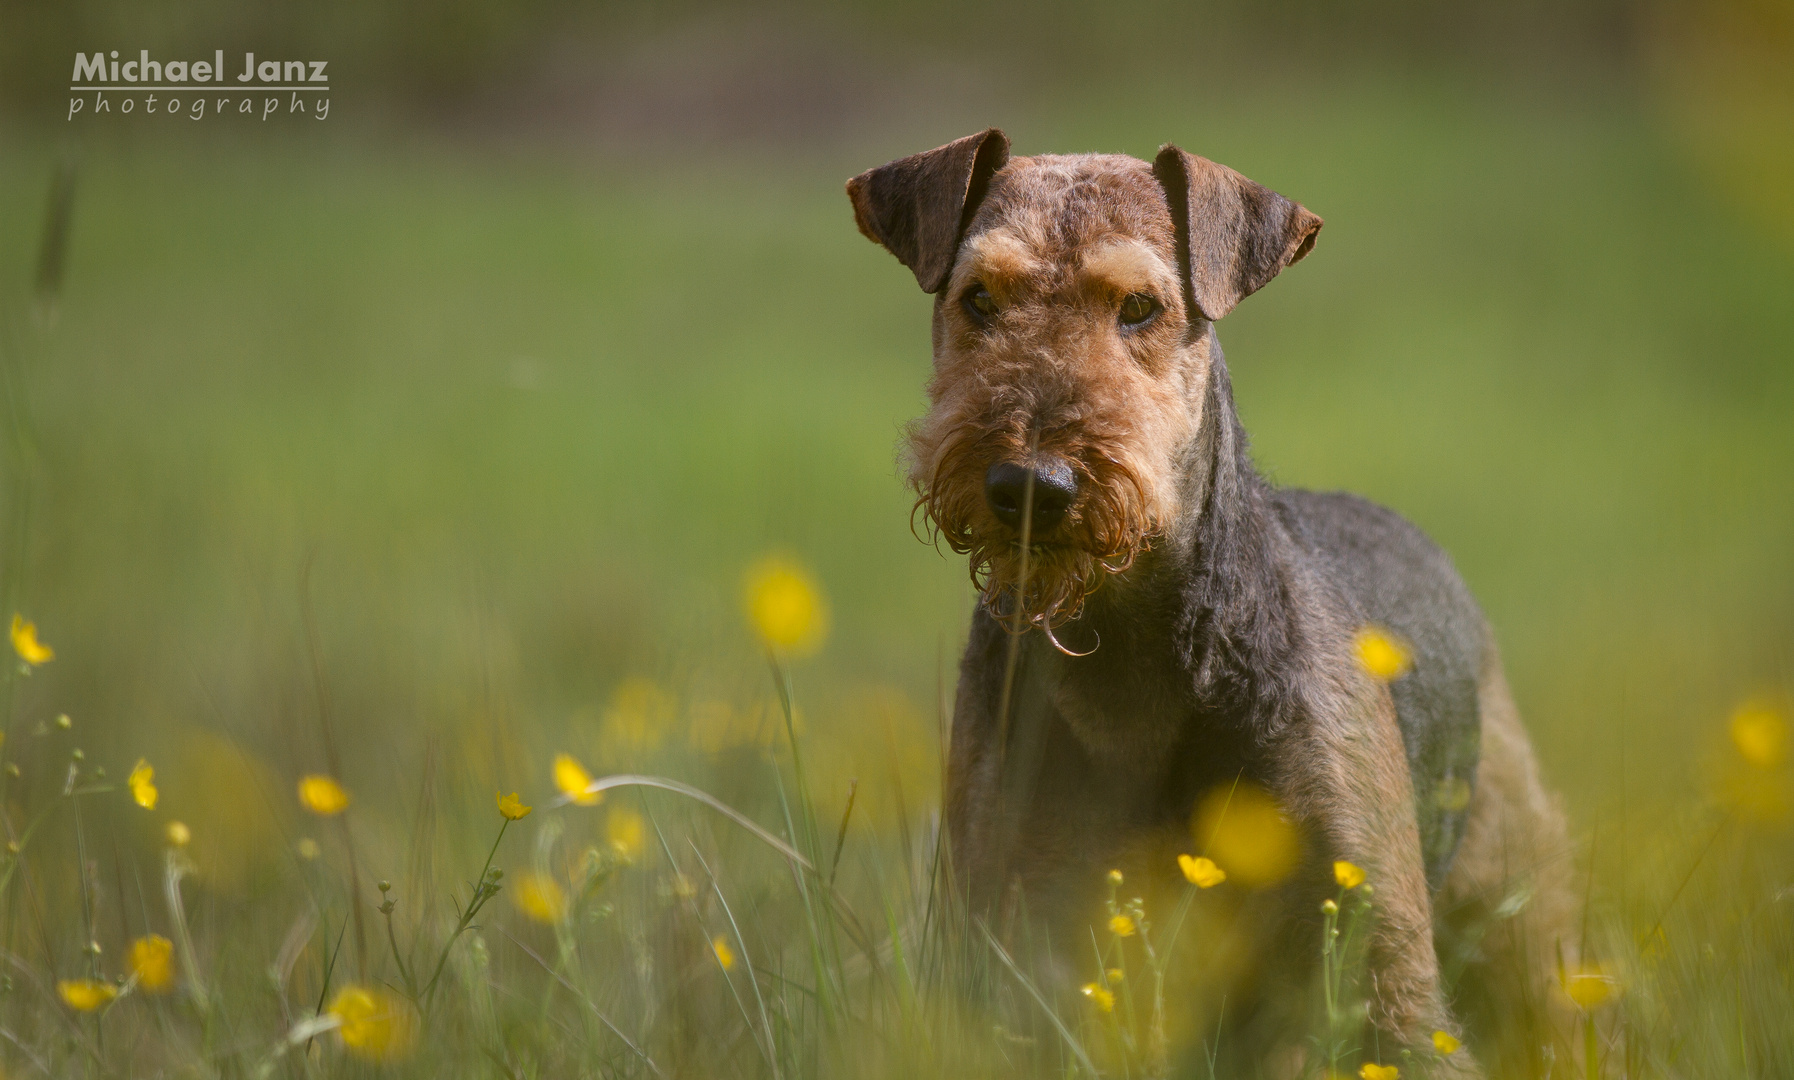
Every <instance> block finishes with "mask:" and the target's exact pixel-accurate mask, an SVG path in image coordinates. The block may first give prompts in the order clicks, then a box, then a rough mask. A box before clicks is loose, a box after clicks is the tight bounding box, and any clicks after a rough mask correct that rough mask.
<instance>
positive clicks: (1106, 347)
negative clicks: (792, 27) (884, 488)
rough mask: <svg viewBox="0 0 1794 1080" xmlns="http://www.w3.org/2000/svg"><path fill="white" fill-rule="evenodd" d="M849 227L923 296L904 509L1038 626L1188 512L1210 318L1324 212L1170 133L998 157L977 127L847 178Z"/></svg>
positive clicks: (1271, 270) (1074, 604)
mask: <svg viewBox="0 0 1794 1080" xmlns="http://www.w3.org/2000/svg"><path fill="white" fill-rule="evenodd" d="M847 193H848V196H849V197H850V198H851V199H852V200H853V206H854V217H855V220H856V221H857V222H858V224H859V227H860V231H861V232H863V233H864V234H865V235H866V236H868V237H870V238H871V239H873V240H875V241H877V242H878V243H880V244H882V245H884V247H885V248H887V249H888V250H889V251H890V252H891V253H892V254H894V255H896V256H897V258H898V259H899V260H901V261H902V262H903V264H904V265H905V266H908V267H909V268H910V269H911V270H913V271H914V272H915V275H916V281H917V283H918V284H920V285H921V286H922V288H923V289H924V290H926V291H928V292H931V293H936V294H937V297H936V301H935V314H934V377H933V379H932V380H931V381H930V383H929V387H928V392H929V400H930V402H931V408H930V410H929V412H928V415H927V416H925V417H923V418H922V419H921V420H919V421H917V422H916V423H915V424H914V425H912V427H911V429H910V436H909V459H910V481H911V483H912V484H913V485H914V486H915V488H916V492H917V495H918V499H917V503H916V506H917V509H918V510H920V511H922V512H923V514H924V515H925V516H926V518H927V520H928V522H929V524H930V525H931V526H932V527H933V528H935V529H936V530H938V532H939V535H940V536H942V537H944V538H945V539H946V540H947V542H948V543H949V544H951V545H952V547H953V549H954V550H955V551H960V552H964V553H966V554H968V555H969V556H970V557H971V571H972V579H973V581H974V582H976V583H977V584H978V586H979V588H980V590H982V592H983V594H984V599H985V603H986V605H987V607H989V608H990V609H991V610H992V611H993V612H995V613H997V614H999V615H1002V616H1010V615H1015V616H1019V619H1018V620H1017V621H1016V622H1014V623H1012V624H1011V625H1014V626H1017V627H1019V626H1022V625H1029V624H1032V625H1035V626H1041V627H1044V628H1046V629H1048V630H1049V631H1050V630H1051V629H1052V628H1053V627H1055V626H1057V625H1059V624H1060V623H1062V622H1064V621H1065V620H1067V619H1070V618H1073V617H1075V616H1076V614H1077V613H1078V611H1079V610H1080V608H1081V607H1082V605H1083V601H1084V597H1085V596H1086V595H1087V594H1088V593H1089V592H1090V590H1091V589H1093V588H1095V587H1096V586H1097V584H1099V583H1100V582H1101V580H1102V579H1103V577H1104V575H1106V574H1111V573H1119V572H1121V571H1123V570H1125V569H1126V568H1127V567H1128V566H1130V565H1131V564H1132V563H1133V561H1134V559H1135V558H1136V557H1137V556H1138V555H1139V554H1140V553H1141V552H1142V551H1144V550H1146V549H1147V548H1148V547H1149V546H1150V545H1151V544H1152V542H1153V540H1154V539H1155V538H1156V537H1159V536H1163V535H1164V534H1165V533H1166V532H1167V531H1168V530H1169V529H1170V528H1171V526H1172V525H1173V524H1174V523H1176V522H1180V521H1188V520H1190V519H1191V518H1192V517H1193V515H1194V514H1195V513H1196V512H1197V507H1195V506H1193V505H1185V503H1186V502H1194V501H1196V499H1198V498H1199V495H1200V493H1199V492H1196V491H1195V490H1194V489H1193V487H1192V485H1191V484H1190V483H1188V482H1187V481H1188V480H1189V479H1190V477H1191V476H1192V471H1191V462H1190V460H1189V457H1190V452H1191V450H1192V448H1193V447H1195V445H1196V443H1197V434H1198V432H1199V430H1200V428H1201V425H1202V422H1203V419H1204V417H1203V402H1204V401H1205V400H1206V394H1207V390H1208V385H1209V381H1210V378H1211V373H1212V369H1213V366H1214V363H1215V360H1214V357H1213V356H1212V354H1211V349H1210V342H1211V341H1212V340H1213V338H1212V337H1211V336H1210V335H1209V334H1208V332H1207V323H1208V322H1209V321H1212V320H1215V319H1219V318H1221V317H1222V316H1223V315H1225V314H1227V312H1228V311H1230V310H1232V308H1233V306H1234V305H1235V304H1237V303H1238V302H1239V301H1240V299H1241V298H1243V297H1245V296H1247V295H1249V294H1250V293H1252V292H1253V291H1254V290H1256V289H1257V288H1259V286H1261V285H1263V284H1264V283H1265V282H1267V281H1269V280H1270V279H1271V278H1272V277H1274V276H1275V275H1276V274H1277V273H1278V272H1279V271H1280V270H1282V269H1283V268H1284V267H1285V266H1288V265H1289V264H1290V263H1292V262H1294V261H1295V260H1297V259H1299V258H1301V257H1302V256H1303V255H1305V254H1307V252H1308V249H1309V248H1310V247H1311V246H1312V245H1313V243H1314V235H1315V233H1316V232H1317V231H1318V230H1319V229H1320V226H1321V220H1320V218H1318V217H1316V216H1315V215H1313V214H1311V213H1309V212H1308V211H1307V210H1304V209H1303V208H1302V207H1300V206H1298V205H1296V204H1295V203H1292V202H1290V201H1289V200H1288V199H1285V198H1283V197H1282V196H1281V195H1278V194H1276V193H1275V192H1272V191H1269V190H1267V189H1265V188H1263V187H1260V186H1259V185H1257V184H1255V183H1253V182H1252V181H1250V180H1247V179H1246V178H1245V177H1243V176H1240V175H1239V174H1238V173H1235V172H1233V171H1232V170H1230V169H1227V168H1224V167H1222V166H1220V165H1216V164H1215V163H1214V162H1212V161H1208V160H1205V159H1203V158H1199V157H1196V156H1194V155H1192V154H1187V153H1185V152H1184V151H1182V150H1180V149H1178V148H1177V147H1175V146H1166V147H1164V148H1163V149H1161V150H1160V151H1159V154H1158V157H1157V158H1156V159H1155V160H1154V161H1153V162H1152V163H1151V164H1148V163H1147V162H1144V161H1141V160H1139V159H1137V158H1131V157H1124V156H1120V155H1107V154H1080V155H1076V156H1069V157H1059V156H1041V157H1031V158H1014V159H1011V158H1010V157H1009V140H1008V139H1007V137H1005V136H1004V135H1003V133H1002V132H1000V131H997V130H996V129H994V128H992V129H990V130H988V131H985V132H982V133H980V134H978V135H971V136H967V137H966V138H964V139H959V140H957V141H955V142H951V143H948V144H947V145H945V146H942V147H938V148H936V149H934V150H930V151H928V152H926V153H922V154H915V155H912V156H910V157H907V158H900V159H898V160H896V161H893V162H891V163H889V164H887V165H883V166H880V167H879V168H876V169H872V170H869V171H867V172H864V173H861V174H860V175H859V176H856V177H854V178H853V179H852V180H850V181H848V183H847Z"/></svg>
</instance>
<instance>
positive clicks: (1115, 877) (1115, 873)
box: [1109, 870, 1121, 885]
mask: <svg viewBox="0 0 1794 1080" xmlns="http://www.w3.org/2000/svg"><path fill="white" fill-rule="evenodd" d="M1109 884H1111V885H1119V884H1121V871H1119V870H1111V871H1109Z"/></svg>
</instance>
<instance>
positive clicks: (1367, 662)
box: [1352, 626, 1414, 682]
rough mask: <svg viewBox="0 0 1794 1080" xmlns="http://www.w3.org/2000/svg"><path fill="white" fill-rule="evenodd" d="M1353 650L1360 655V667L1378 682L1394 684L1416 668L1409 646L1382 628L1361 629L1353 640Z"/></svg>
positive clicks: (1367, 627) (1369, 627) (1368, 627)
mask: <svg viewBox="0 0 1794 1080" xmlns="http://www.w3.org/2000/svg"><path fill="white" fill-rule="evenodd" d="M1352 648H1353V651H1355V652H1356V653H1357V654H1358V665H1359V666H1360V667H1362V668H1363V669H1364V672H1365V674H1367V675H1369V676H1370V677H1371V678H1373V679H1375V680H1377V681H1378V682H1393V681H1394V680H1396V679H1399V678H1401V677H1402V676H1403V675H1406V674H1407V673H1408V669H1409V668H1411V667H1413V666H1414V654H1413V653H1411V652H1409V651H1408V646H1407V645H1406V644H1404V643H1403V642H1402V641H1401V640H1400V639H1399V638H1397V637H1396V636H1395V635H1394V634H1391V633H1390V632H1389V631H1387V630H1384V629H1382V628H1381V627H1376V626H1366V627H1362V628H1360V629H1359V631H1358V633H1357V636H1355V637H1354V638H1353V639H1352Z"/></svg>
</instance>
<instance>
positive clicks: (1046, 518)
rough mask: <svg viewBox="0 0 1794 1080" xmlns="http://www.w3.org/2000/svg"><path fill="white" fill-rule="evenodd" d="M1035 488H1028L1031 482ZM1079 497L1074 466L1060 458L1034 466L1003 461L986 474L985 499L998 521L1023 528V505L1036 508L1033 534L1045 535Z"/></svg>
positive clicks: (1017, 530)
mask: <svg viewBox="0 0 1794 1080" xmlns="http://www.w3.org/2000/svg"><path fill="white" fill-rule="evenodd" d="M1030 480H1032V481H1033V485H1034V491H1033V493H1032V494H1031V495H1030V493H1029V491H1028V484H1029V481H1030ZM1077 497H1078V478H1077V476H1076V475H1075V474H1074V473H1073V472H1072V471H1071V466H1070V465H1068V464H1066V463H1065V462H1063V461H1059V460H1056V459H1051V458H1049V459H1045V460H1043V461H1040V462H1037V463H1036V464H1035V465H1034V467H1033V468H1029V467H1028V466H1026V465H1022V464H1019V463H1017V462H1014V461H999V462H998V463H996V464H995V465H992V466H991V467H990V468H989V469H988V470H987V471H986V472H985V474H984V502H985V504H986V505H988V506H989V507H990V512H991V513H993V514H995V515H996V516H997V520H998V521H1000V522H1002V523H1003V524H1005V525H1007V526H1009V527H1010V528H1011V529H1014V530H1015V531H1016V532H1018V533H1019V532H1021V531H1022V507H1024V506H1029V505H1030V502H1029V500H1030V499H1032V504H1031V508H1032V510H1033V513H1032V515H1031V516H1032V518H1033V523H1032V526H1031V528H1030V530H1029V531H1030V533H1031V534H1032V535H1033V536H1042V535H1044V534H1046V533H1047V532H1049V531H1050V530H1051V529H1052V528H1053V526H1055V525H1057V524H1059V521H1060V519H1061V518H1063V517H1065V511H1066V508H1067V507H1069V506H1071V503H1072V500H1073V499H1075V498H1077Z"/></svg>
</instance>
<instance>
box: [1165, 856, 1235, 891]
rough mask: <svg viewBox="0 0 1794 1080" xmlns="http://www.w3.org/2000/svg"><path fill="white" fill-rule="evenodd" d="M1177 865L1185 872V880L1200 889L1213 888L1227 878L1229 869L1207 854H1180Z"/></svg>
mask: <svg viewBox="0 0 1794 1080" xmlns="http://www.w3.org/2000/svg"><path fill="white" fill-rule="evenodd" d="M1177 867H1178V869H1180V870H1182V871H1183V872H1184V880H1185V881H1187V882H1189V883H1190V884H1192V885H1194V886H1196V887H1197V888H1198V889H1212V888H1214V887H1215V886H1216V885H1219V884H1221V883H1222V882H1223V881H1226V880H1227V871H1225V870H1223V869H1221V868H1220V867H1219V866H1216V865H1215V860H1213V859H1211V858H1208V857H1207V856H1203V855H1197V856H1190V855H1179V856H1178V857H1177Z"/></svg>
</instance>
